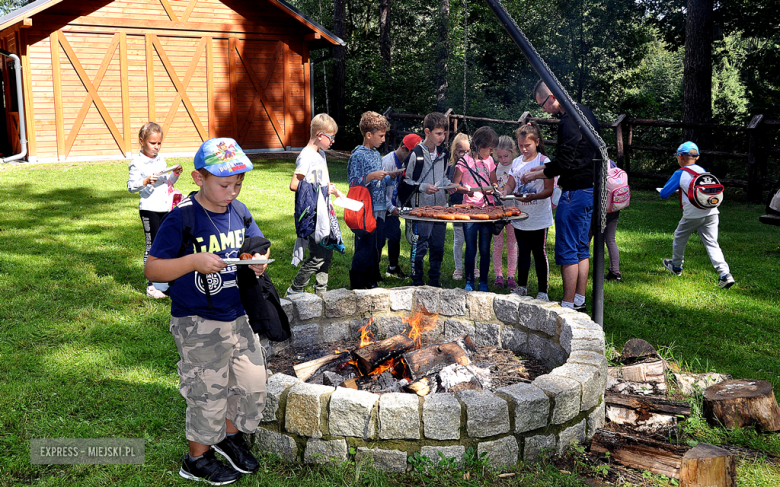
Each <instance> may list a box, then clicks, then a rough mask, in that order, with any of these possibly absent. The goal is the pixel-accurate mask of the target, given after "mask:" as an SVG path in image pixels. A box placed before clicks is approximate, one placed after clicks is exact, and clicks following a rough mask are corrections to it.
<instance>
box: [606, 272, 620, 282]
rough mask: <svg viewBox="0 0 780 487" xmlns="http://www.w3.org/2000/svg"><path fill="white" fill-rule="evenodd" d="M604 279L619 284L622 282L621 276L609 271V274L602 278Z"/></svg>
mask: <svg viewBox="0 0 780 487" xmlns="http://www.w3.org/2000/svg"><path fill="white" fill-rule="evenodd" d="M604 279H606V280H607V281H618V282H621V281H622V280H623V276H621V275H620V273H619V272H612V271H609V272H607V275H606V276H604Z"/></svg>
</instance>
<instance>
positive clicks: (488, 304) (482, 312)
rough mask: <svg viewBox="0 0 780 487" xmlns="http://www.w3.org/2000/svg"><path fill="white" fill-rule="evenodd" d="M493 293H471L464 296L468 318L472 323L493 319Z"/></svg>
mask: <svg viewBox="0 0 780 487" xmlns="http://www.w3.org/2000/svg"><path fill="white" fill-rule="evenodd" d="M494 296H495V294H493V293H484V292H478V291H471V292H469V293H468V295H466V308H467V309H468V310H469V318H471V319H472V320H474V321H488V320H490V319H491V318H493V297H494Z"/></svg>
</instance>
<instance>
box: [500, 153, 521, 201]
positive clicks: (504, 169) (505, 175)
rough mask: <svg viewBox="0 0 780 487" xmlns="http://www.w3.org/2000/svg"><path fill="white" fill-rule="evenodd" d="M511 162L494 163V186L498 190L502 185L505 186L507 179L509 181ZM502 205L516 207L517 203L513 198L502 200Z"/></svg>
mask: <svg viewBox="0 0 780 487" xmlns="http://www.w3.org/2000/svg"><path fill="white" fill-rule="evenodd" d="M513 164H514V161H513ZM513 164H508V165H506V166H505V165H503V164H501V163H498V164H496V186H497V187H498V190H499V191H502V190H503V189H504V186H506V183H507V181H509V174H510V173H511V172H512V166H513ZM504 206H512V207H517V203H516V202H515V200H504Z"/></svg>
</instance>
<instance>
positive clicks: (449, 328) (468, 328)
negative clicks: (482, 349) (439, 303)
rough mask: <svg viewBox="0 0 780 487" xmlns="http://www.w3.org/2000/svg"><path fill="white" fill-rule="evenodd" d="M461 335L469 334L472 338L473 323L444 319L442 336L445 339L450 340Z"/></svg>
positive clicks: (474, 332) (474, 333)
mask: <svg viewBox="0 0 780 487" xmlns="http://www.w3.org/2000/svg"><path fill="white" fill-rule="evenodd" d="M461 335H469V336H471V337H472V338H473V337H474V336H475V335H476V327H475V326H474V323H471V322H469V321H459V320H446V321H445V322H444V338H445V339H446V340H451V339H453V338H456V337H459V336H461Z"/></svg>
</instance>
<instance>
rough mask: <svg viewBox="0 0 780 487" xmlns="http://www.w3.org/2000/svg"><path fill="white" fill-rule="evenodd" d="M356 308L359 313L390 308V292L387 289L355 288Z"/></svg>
mask: <svg viewBox="0 0 780 487" xmlns="http://www.w3.org/2000/svg"><path fill="white" fill-rule="evenodd" d="M354 293H355V296H356V297H357V309H358V311H359V312H361V313H373V312H376V311H386V310H388V309H390V293H389V291H388V290H387V289H384V288H381V287H377V288H374V289H356V290H355V291H354Z"/></svg>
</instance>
